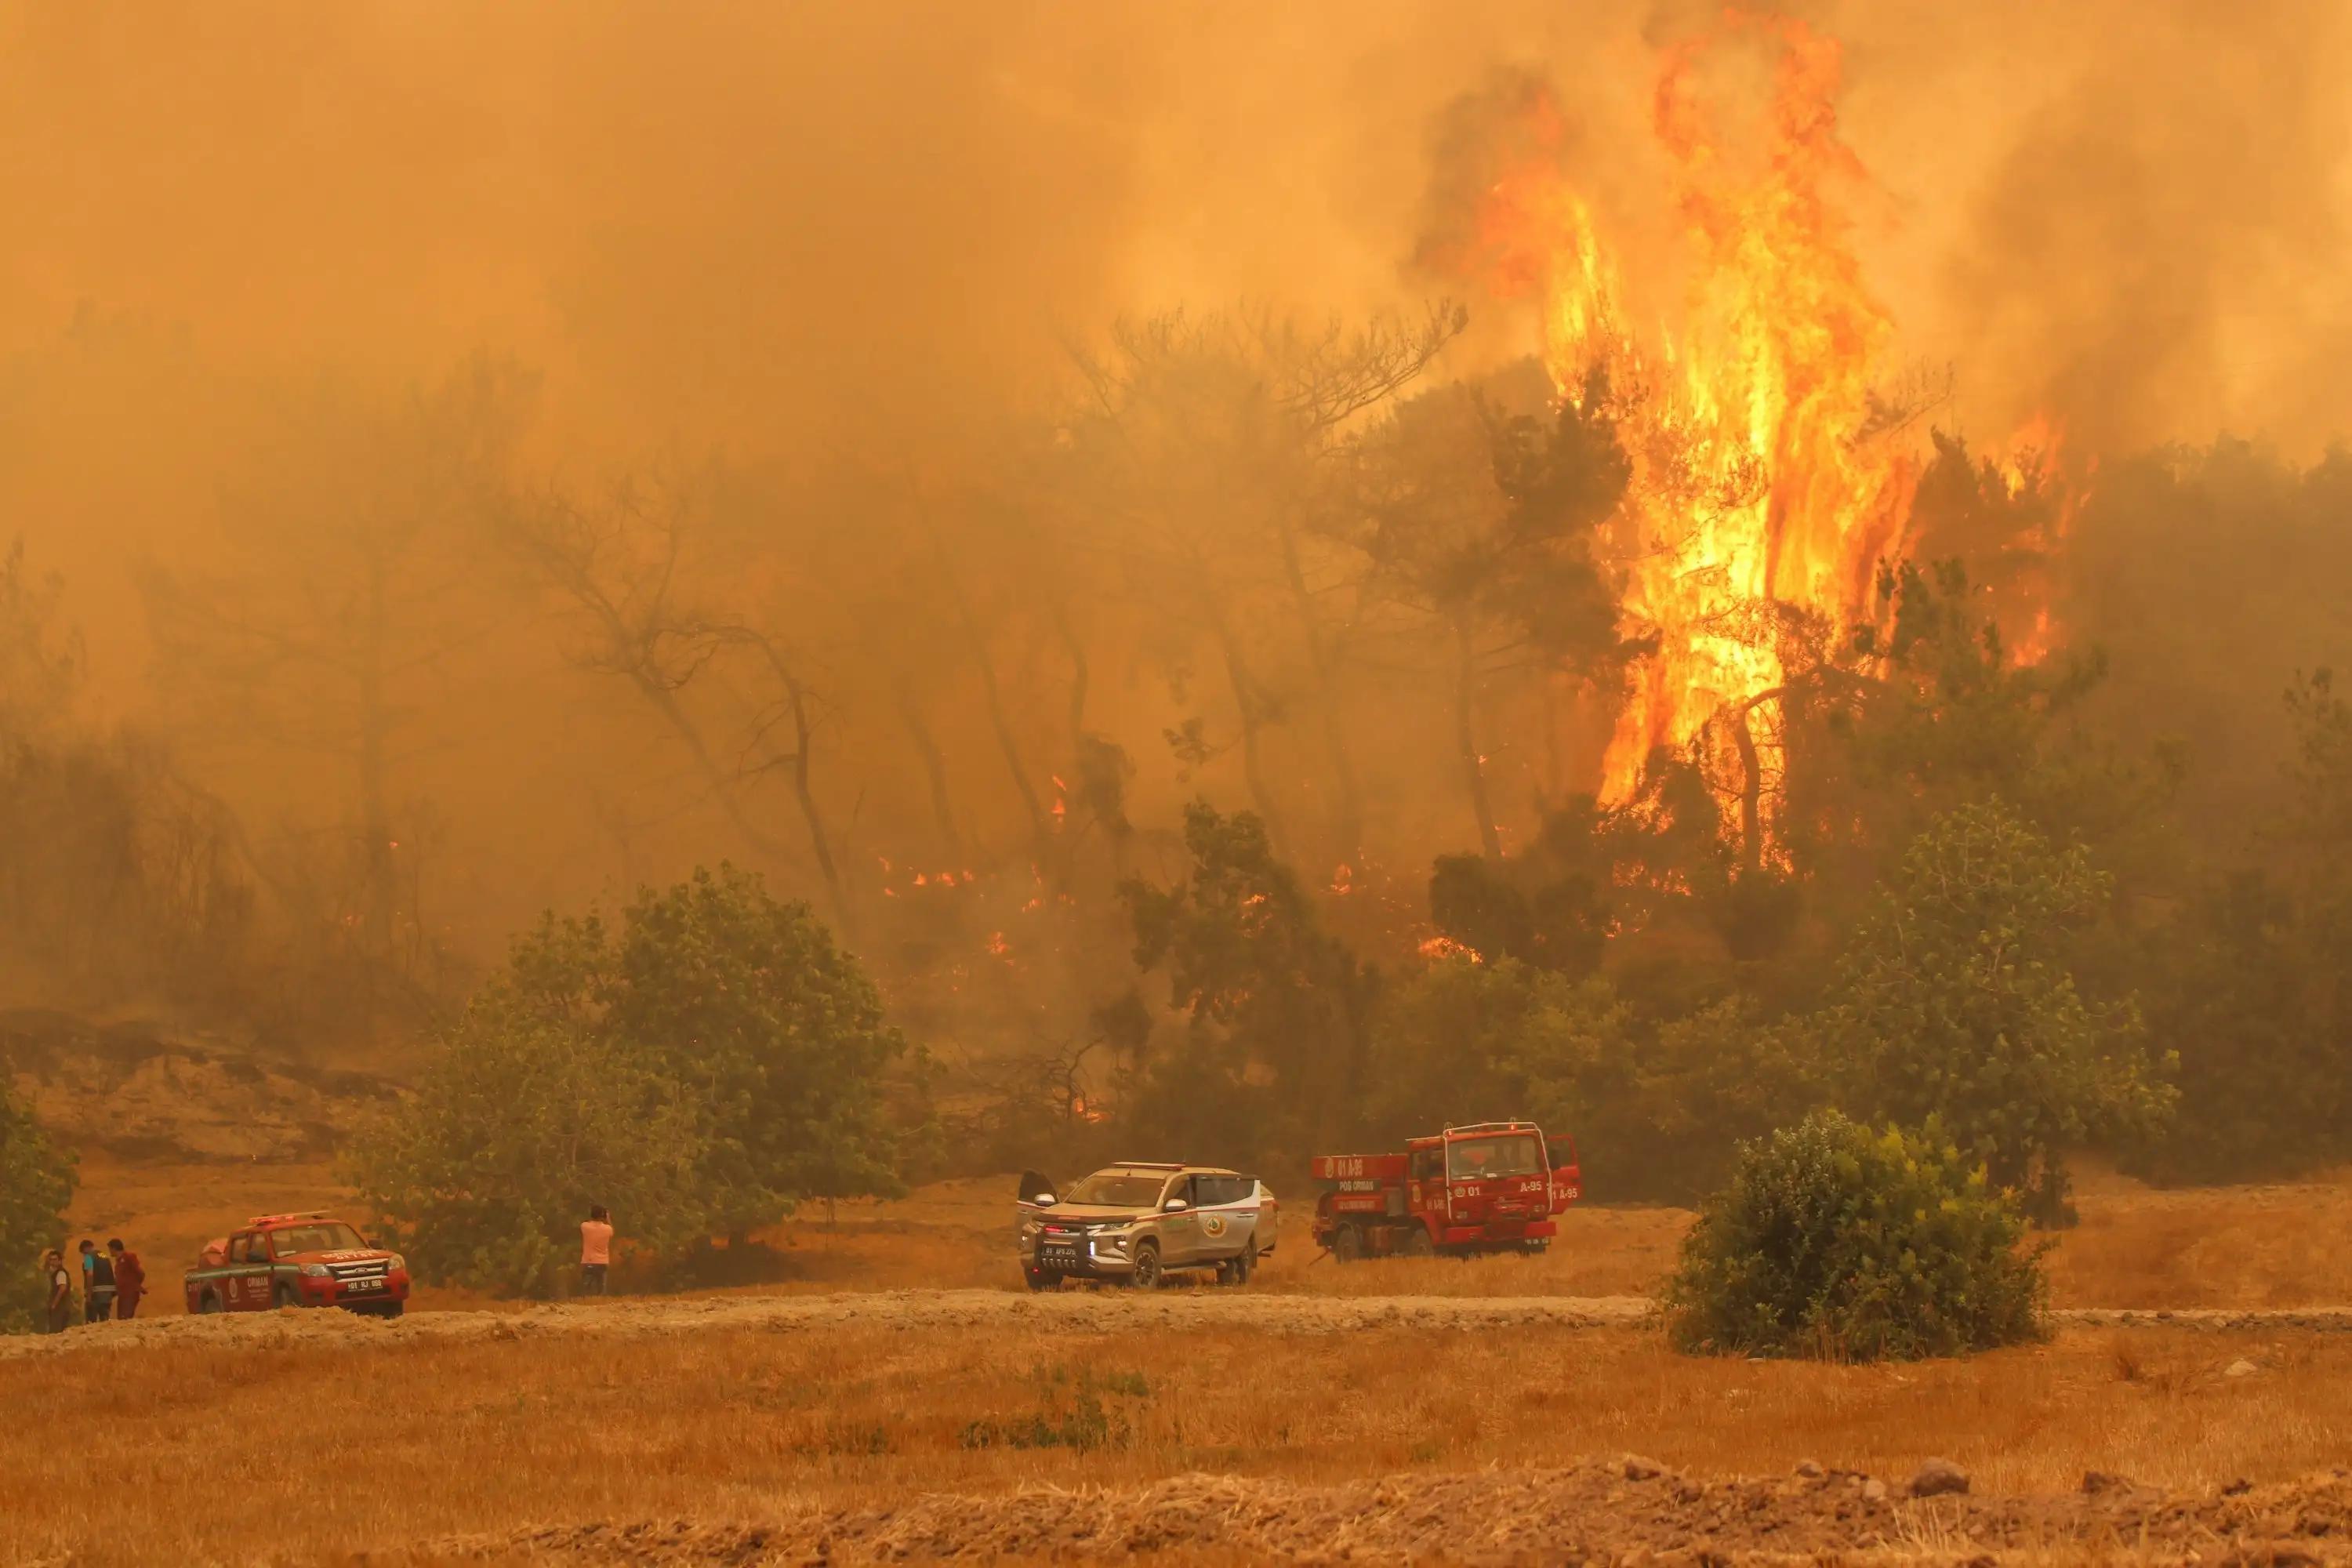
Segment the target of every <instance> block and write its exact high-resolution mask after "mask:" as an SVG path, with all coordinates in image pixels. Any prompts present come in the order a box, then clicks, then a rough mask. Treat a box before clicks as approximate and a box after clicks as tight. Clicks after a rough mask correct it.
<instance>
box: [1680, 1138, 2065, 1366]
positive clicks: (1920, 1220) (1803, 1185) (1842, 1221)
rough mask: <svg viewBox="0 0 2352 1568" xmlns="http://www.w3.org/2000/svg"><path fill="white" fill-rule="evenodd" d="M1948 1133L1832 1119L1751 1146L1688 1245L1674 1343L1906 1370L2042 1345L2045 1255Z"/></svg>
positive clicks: (1743, 1149)
mask: <svg viewBox="0 0 2352 1568" xmlns="http://www.w3.org/2000/svg"><path fill="white" fill-rule="evenodd" d="M2024 1237H2025V1221H2024V1218H2023V1216H2022V1215H2021V1214H2020V1213H2019V1210H2018V1206H2017V1203H2016V1200H2015V1198H2014V1195H2013V1194H2010V1193H2007V1192H1995V1191H1993V1190H1992V1189H1991V1188H1990V1186H1989V1185H1988V1184H1987V1181H1986V1178H1985V1173H1984V1170H1983V1168H1982V1167H1981V1166H1976V1167H1971V1166H1969V1165H1968V1164H1966V1163H1963V1162H1962V1159H1961V1156H1960V1153H1959V1151H1958V1149H1956V1148H1955V1147H1954V1146H1953V1145H1952V1143H1951V1142H1949V1140H1948V1139H1947V1137H1946V1136H1945V1134H1944V1132H1943V1130H1942V1128H1941V1127H1940V1126H1939V1125H1938V1124H1937V1123H1936V1122H1934V1121H1930V1122H1929V1123H1928V1124H1927V1127H1926V1128H1925V1129H1924V1130H1922V1131H1919V1132H1916V1133H1914V1132H1906V1131H1902V1130H1900V1129H1896V1128H1889V1129H1887V1130H1886V1131H1885V1132H1874V1131H1871V1129H1869V1128H1868V1127H1865V1126H1863V1125H1861V1124H1860V1123H1858V1122H1854V1121H1849V1120H1848V1119H1846V1118H1845V1117H1844V1116H1843V1115H1841V1114H1839V1113H1838V1112H1836V1111H1834V1110H1825V1111H1817V1112H1815V1113H1814V1114H1812V1115H1811V1116H1808V1117H1807V1118H1806V1119H1805V1120H1804V1121H1802V1122H1801V1123H1800V1124H1798V1125H1797V1126H1796V1127H1795V1128H1793V1129H1786V1130H1783V1131H1778V1132H1775V1133H1773V1134H1772V1135H1771V1137H1769V1139H1759V1140H1758V1141H1757V1142H1752V1143H1743V1144H1741V1145H1740V1149H1739V1155H1738V1161H1737V1163H1735V1165H1734V1168H1733V1171H1732V1177H1731V1184H1730V1185H1729V1186H1728V1187H1727V1188H1726V1189H1725V1190H1724V1191H1723V1192H1722V1193H1720V1194H1717V1196H1716V1197H1715V1198H1714V1199H1712V1200H1711V1201H1710V1202H1709V1203H1708V1204H1707V1205H1706V1206H1705V1207H1704V1208H1703V1209H1702V1210H1701V1211H1700V1215H1699V1220H1698V1224H1697V1225H1696V1226H1694V1227H1693V1228H1692V1230H1691V1233H1690V1235H1689V1236H1688V1237H1685V1238H1684V1241H1683V1252H1682V1263H1681V1267H1680V1268H1679V1269H1678V1270H1677V1271H1676V1273H1675V1278H1674V1279H1673V1280H1672V1282H1671V1283H1670V1285H1669V1286H1668V1289H1667V1292H1666V1300H1667V1305H1668V1309H1669V1310H1670V1312H1671V1314H1672V1319H1671V1321H1672V1327H1673V1334H1674V1340H1675V1345H1676V1346H1677V1348H1679V1349H1682V1350H1685V1351H1696V1352H1712V1353H1716V1354H1731V1355H1817V1356H1823V1357H1827V1358H1832V1359H1838V1360H1849V1359H1850V1360H1853V1361H1877V1360H1881V1359H1886V1358H1893V1359H1897V1360H1909V1359H1913V1358H1916V1357H1919V1356H1932V1355H1958V1354H1961V1353H1964V1352H1969V1351H1979V1350H1990V1349H1991V1348H1992V1347H1994V1346H1996V1345H2004V1344H2014V1343H2016V1342H2020V1341H2024V1340H2032V1339H2038V1338H2040V1337H2041V1336H2042V1308H2043V1304H2044V1300H2045V1298H2046V1296H2047V1286H2046V1282H2045V1280H2044V1279H2043V1277H2042V1255H2043V1253H2044V1252H2045V1251H2047V1249H2048V1244H2047V1243H2044V1244H2041V1245H2037V1246H2033V1247H2027V1246H2026V1245H2025V1244H2024Z"/></svg>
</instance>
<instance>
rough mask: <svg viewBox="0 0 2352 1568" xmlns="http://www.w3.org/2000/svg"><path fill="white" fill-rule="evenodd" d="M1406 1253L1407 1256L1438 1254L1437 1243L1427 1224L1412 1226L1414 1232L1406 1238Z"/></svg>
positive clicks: (1423, 1256)
mask: <svg viewBox="0 0 2352 1568" xmlns="http://www.w3.org/2000/svg"><path fill="white" fill-rule="evenodd" d="M1404 1255H1405V1256H1406V1257H1407V1258H1434V1257H1436V1256H1437V1243H1436V1241H1435V1240H1434V1239H1433V1238H1432V1237H1431V1236H1430V1234H1429V1227H1428V1226H1425V1225H1417V1226H1413V1227H1412V1233H1411V1234H1410V1235H1408V1236H1407V1237H1405V1238H1404Z"/></svg>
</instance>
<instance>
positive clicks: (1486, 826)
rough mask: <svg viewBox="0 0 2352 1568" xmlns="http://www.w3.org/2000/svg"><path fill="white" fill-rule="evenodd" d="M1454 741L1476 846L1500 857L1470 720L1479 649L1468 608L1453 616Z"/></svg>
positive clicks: (1499, 843) (1483, 767)
mask: <svg viewBox="0 0 2352 1568" xmlns="http://www.w3.org/2000/svg"><path fill="white" fill-rule="evenodd" d="M1477 688H1478V652H1477V645H1476V642H1475V639H1474V638H1473V637H1472V636H1471V626H1470V616H1469V613H1468V612H1467V611H1465V612H1463V613H1461V614H1459V615H1456V616H1454V745H1455V746H1456V747H1458V748H1459V749H1460V751H1461V753H1462V777H1463V781H1464V782H1465V784H1468V785H1469V786H1470V810H1471V813H1472V815H1474V816H1476V817H1477V819H1478V847H1480V848H1481V849H1482V850H1484V851H1485V852H1486V858H1487V859H1489V860H1500V859H1501V858H1503V836H1502V834H1501V833H1500V832H1499V831H1498V830H1497V829H1496V826H1495V810H1494V806H1493V805H1491V804H1490V803H1489V802H1488V800H1487V798H1486V759H1485V758H1484V757H1482V756H1480V755H1479V754H1478V737H1477V733H1476V731H1475V728H1474V726H1473V724H1472V721H1471V702H1472V700H1473V699H1474V698H1475V696H1476V694H1477Z"/></svg>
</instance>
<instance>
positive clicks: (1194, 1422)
mask: <svg viewBox="0 0 2352 1568" xmlns="http://www.w3.org/2000/svg"><path fill="white" fill-rule="evenodd" d="M362 1340H373V1342H352V1343H349V1344H342V1345H337V1344H318V1343H315V1342H301V1341H299V1340H298V1341H294V1342H289V1343H288V1344H286V1345H284V1346H281V1347H278V1348H229V1347H226V1346H208V1345H200V1344H199V1345H185V1344H183V1345H174V1346H170V1347H165V1348H156V1349H138V1348H132V1347H130V1346H127V1345H126V1346H124V1347H122V1348H120V1349H114V1348H93V1349H89V1350H81V1351H76V1352H70V1353H65V1354H55V1355H43V1356H33V1357H24V1358H18V1359H14V1360H10V1361H6V1362H0V1408H5V1409H6V1410H7V1412H8V1413H9V1419H8V1420H7V1422H6V1423H5V1426H0V1561H6V1562H12V1563H19V1562H27V1561H47V1562H56V1563H66V1562H70V1563H82V1564H89V1565H92V1568H95V1565H98V1564H113V1563H126V1564H127V1563H200V1562H222V1563H243V1562H255V1561H287V1562H331V1561H348V1560H350V1558H349V1556H348V1554H349V1553H352V1552H359V1551H366V1552H371V1553H383V1552H387V1551H391V1550H396V1549H400V1548H403V1547H407V1546H413V1545H415V1544H416V1543H418V1542H422V1541H426V1540H431V1539H433V1538H436V1537H439V1536H442V1535H445V1534H448V1533H452V1532H468V1531H510V1530H512V1529H515V1528H517V1527H520V1526H522V1525H527V1524H531V1523H547V1522H562V1521H586V1520H622V1521H627V1520H670V1519H677V1518H692V1519H701V1520H724V1521H746V1520H762V1519H776V1518H782V1517H787V1516H790V1515H793V1514H794V1513H800V1512H805V1511H806V1510H812V1509H818V1508H833V1507H871V1506H877V1505H881V1504H886V1503H889V1502H891V1501H893V1500H905V1499H907V1498H908V1497H910V1496H912V1495H914V1494H916V1493H919V1492H939V1491H952V1492H963V1493H974V1494H990V1493H1002V1492H1004V1491H1006V1490H1008V1489H1014V1488H1020V1487H1033V1486H1039V1485H1047V1486H1058V1487H1066V1488H1083V1487H1088V1486H1095V1485H1108V1486H1118V1485H1132V1484H1139V1483H1142V1482H1148V1481H1151V1480H1156V1479H1160V1478H1163V1477H1167V1476H1171V1475H1174V1474H1179V1473H1182V1472H1187V1471H1196V1470H1206V1471H1213V1472H1221V1473H1230V1474H1236V1475H1242V1476H1253V1477H1274V1478H1286V1479H1293V1480H1299V1481H1312V1482H1329V1481H1343V1480H1352V1479H1361V1478H1365V1477H1369V1476H1374V1475H1379V1474H1382V1473H1388V1472H1402V1473H1405V1474H1408V1475H1409V1474H1412V1473H1416V1472H1418V1473H1427V1474H1437V1473H1443V1472H1459V1471H1474V1470H1480V1469H1484V1468H1487V1467H1493V1466H1502V1467H1523V1466H1536V1465H1554V1464H1561V1463H1565V1462H1568V1461H1570V1460H1573V1459H1575V1458H1579V1457H1580V1456H1586V1455H1592V1454H1610V1453H1616V1452H1622V1451H1626V1450H1633V1451H1638V1452H1642V1453H1645V1454H1649V1455H1652V1456H1654V1458H1657V1459H1659V1460H1661V1461H1663V1462H1664V1463H1666V1464H1668V1465H1670V1466H1675V1467H1687V1468H1690V1469H1691V1470H1692V1471H1694V1472H1695V1473H1697V1474H1702V1475H1717V1474H1725V1473H1732V1472H1745V1473H1750V1474H1759V1473H1760V1474H1770V1473H1774V1472H1785V1471H1787V1469H1788V1468H1789V1467H1790V1465H1792V1464H1793V1463H1794V1462H1795V1461H1797V1460H1798V1459H1800V1458H1817V1459H1819V1460H1821V1461H1822V1462H1823V1463H1824V1464H1827V1465H1831V1466H1834V1467H1844V1468H1854V1469H1859V1470H1866V1471H1870V1472H1872V1473H1874V1474H1878V1475H1883V1476H1894V1477H1897V1478H1899V1477H1902V1476H1905V1475H1907V1474H1909V1473H1910V1471H1911V1469H1912V1468H1914V1467H1916V1465H1917V1463H1918V1462H1919V1461H1920V1460H1921V1459H1923V1458H1927V1457H1928V1456H1931V1455H1934V1456H1942V1457H1945V1458H1951V1459H1954V1460H1956V1461H1958V1463H1960V1464H1961V1465H1963V1466H1965V1467H1967V1468H1969V1469H1970V1470H1971V1471H1972V1472H1974V1474H1975V1476H1976V1478H1977V1484H1978V1488H1979V1490H1980V1491H1996V1490H1997V1491H2003V1492H2018V1491H2049V1492H2056V1491H2065V1490H2069V1489H2073V1488H2074V1486H2075V1485H2076V1484H2077V1483H2078V1481H2079V1480H2080V1479H2081V1477H2082V1475H2083V1473H2084V1471H2085V1470H2086V1469H2092V1468H2097V1469H2102V1470H2108V1471H2119V1472H2122V1473H2124V1474H2126V1475H2129V1476H2131V1477H2133V1478H2134V1479H2137V1480H2140V1481H2143V1482H2147V1483H2154V1484H2161V1485H2168V1486H2177V1487H2183V1488H2190V1489H2200V1488H2201V1489H2211V1488H2214V1487H2217V1486H2219V1485H2221V1484H2222V1483H2225V1482H2228V1481H2230V1480H2231V1479H2235V1478H2238V1477H2245V1478H2249V1479H2253V1480H2255V1481H2265V1480H2269V1479H2284V1478H2286V1477H2289V1476H2292V1475H2294V1474H2297V1473H2300V1472H2303V1471H2305V1470H2308V1469H2311V1468H2315V1467H2320V1466H2325V1465H2328V1464H2332V1463H2337V1462H2341V1461H2342V1460H2343V1459H2344V1458H2345V1456H2346V1455H2347V1454H2352V1340H2347V1339H2339V1338H2337V1337H2336V1336H2306V1337H2303V1338H2300V1339H2265V1338H2262V1337H2258V1336H2249V1335H2242V1334H2226V1333H2198V1332H2193V1331H2182V1330H2166V1329H2158V1330H2140V1331H2132V1332H2131V1333H2129V1334H2128V1335H2123V1334H2117V1333H2104V1334H2102V1333H2069V1334H2063V1335H2062V1336H2061V1337H2060V1338H2059V1339H2058V1340H2057V1341H2056V1342H2053V1343H2052V1344H2050V1345H2046V1346H2041V1347H2034V1348H2029V1349H2023V1350H2017V1351H2010V1352H2000V1353H1998V1354H1994V1355H1989V1356H1984V1357H1981V1358H1979V1359H1977V1360H1974V1361H1969V1362H1965V1363H1959V1362H1954V1363H1928V1364H1922V1365H1915V1366H1908V1367H1895V1368H1856V1367H1840V1366H1832V1365H1823V1364H1818V1363H1746V1362H1722V1361H1706V1360H1693V1359H1690V1358H1686V1357H1681V1356H1677V1355H1675V1354H1673V1353H1671V1352H1668V1351H1667V1350H1666V1349H1665V1348H1664V1345H1663V1344H1662V1343H1661V1342H1660V1341H1659V1340H1658V1338H1657V1337H1656V1336H1655V1335H1654V1334H1652V1333H1649V1332H1646V1331H1633V1330H1607V1329H1601V1330H1587V1331H1570V1330H1555V1329H1517V1330H1511V1331H1491V1332H1478V1333H1465V1332H1459V1331H1456V1332H1426V1331H1423V1332H1415V1331H1407V1330H1401V1329H1400V1330H1381V1331H1364V1332H1357V1333H1349V1334H1329V1333H1326V1334H1314V1335H1305V1334H1301V1335H1285V1334H1278V1333H1268V1332H1255V1331H1166V1332H1154V1333H1129V1334H1118V1335H1104V1334H1093V1333H1085V1332H1056V1331H1052V1330H1050V1329H1046V1328H1043V1327H1040V1328H1035V1329H1027V1328H992V1329H988V1330H983V1331H961V1332H937V1331H933V1332H911V1331H898V1330H892V1329H887V1328H881V1327H876V1328H842V1329H835V1330H831V1331H823V1332H806V1331H801V1332H740V1331H739V1332H730V1331H713V1332H710V1333H707V1334H698V1335H673V1336H668V1337H665V1338H659V1339H646V1340H635V1341H614V1340H596V1339H585V1338H570V1339H565V1338H545V1339H541V1338H537V1337H534V1336H530V1335H526V1336H523V1337H521V1338H520V1339H515V1340H496V1339H477V1340H471V1341H465V1342H426V1341H422V1340H417V1341H410V1342H394V1341H393V1340H391V1339H388V1338H385V1337H384V1336H381V1335H379V1336H363V1337H362ZM2241 1358H2243V1359H2246V1360H2249V1361H2251V1362H2252V1363H2255V1364H2256V1365H2257V1367H2258V1369H2259V1370H2257V1371H2255V1372H2253V1373H2250V1374H2242V1375H2238V1376H2234V1377H2233V1376H2230V1375H2228V1374H2227V1372H2226V1369H2227V1368H2228V1367H2229V1366H2230V1365H2231V1363H2234V1362H2236V1361H2238V1360H2240V1359H2241ZM396 1560H397V1559H387V1558H383V1557H379V1556H374V1555H372V1556H371V1557H370V1558H369V1559H368V1561H370V1562H379V1561H396Z"/></svg>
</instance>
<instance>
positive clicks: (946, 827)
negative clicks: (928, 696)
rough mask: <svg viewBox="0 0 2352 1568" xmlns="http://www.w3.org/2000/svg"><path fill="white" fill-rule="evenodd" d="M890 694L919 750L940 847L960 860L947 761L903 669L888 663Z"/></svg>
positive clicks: (961, 851)
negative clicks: (938, 833)
mask: <svg viewBox="0 0 2352 1568" xmlns="http://www.w3.org/2000/svg"><path fill="white" fill-rule="evenodd" d="M890 695H891V698H892V699H893V700H895V701H896V702H897V704H898V717H899V719H900V720H901V721H903V722H904V723H905V724H906V726H907V734H908V738H909V739H911V740H912V741H913V742H915V750H916V751H917V752H920V753H921V755H922V759H923V771H924V773H926V774H927V775H929V779H930V782H931V816H932V817H933V818H934V820H935V821H936V822H937V823H938V825H939V830H940V847H941V848H942V849H944V850H945V851H946V852H947V857H948V858H949V859H950V860H953V861H956V862H958V863H959V864H961V861H962V860H963V836H962V835H961V834H960V833H958V832H957V831H956V825H955V807H954V805H953V803H952V802H951V800H950V797H949V795H948V762H947V756H946V753H944V752H941V751H940V742H939V737H937V736H936V735H933V734H932V733H931V724H930V721H929V719H928V718H927V717H925V715H924V713H923V705H922V704H921V703H920V702H919V701H918V700H916V698H915V692H914V689H913V688H912V687H910V686H908V684H907V674H906V671H904V670H902V669H900V668H898V666H897V665H895V664H894V665H892V666H890Z"/></svg>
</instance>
